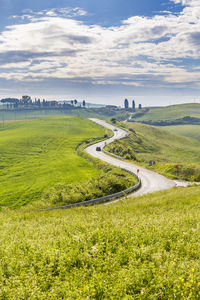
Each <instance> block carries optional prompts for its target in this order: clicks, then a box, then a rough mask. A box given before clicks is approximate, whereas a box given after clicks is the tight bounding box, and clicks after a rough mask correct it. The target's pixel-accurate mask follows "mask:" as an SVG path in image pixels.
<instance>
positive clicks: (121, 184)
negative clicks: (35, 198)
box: [43, 166, 136, 207]
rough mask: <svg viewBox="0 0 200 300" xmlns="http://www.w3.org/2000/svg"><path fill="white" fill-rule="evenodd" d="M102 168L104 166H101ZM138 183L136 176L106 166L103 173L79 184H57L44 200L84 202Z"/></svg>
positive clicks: (50, 204)
mask: <svg viewBox="0 0 200 300" xmlns="http://www.w3.org/2000/svg"><path fill="white" fill-rule="evenodd" d="M101 169H102V168H101ZM135 184H136V178H135V177H134V176H133V175H130V174H129V173H127V172H125V171H120V170H118V169H117V168H111V167H109V166H104V168H103V170H102V171H101V174H100V175H99V176H98V177H96V178H92V179H90V180H87V181H83V182H82V183H79V184H70V185H56V186H54V187H53V188H51V189H50V190H48V191H46V193H45V194H44V196H43V201H44V204H45V207H46V205H47V204H48V206H50V207H51V206H52V205H53V206H55V205H56V206H58V205H59V206H60V205H67V204H72V203H77V202H83V201H88V200H92V199H95V198H99V197H102V196H106V195H111V194H114V193H117V192H120V191H123V190H125V189H127V188H129V187H131V186H134V185H135Z"/></svg>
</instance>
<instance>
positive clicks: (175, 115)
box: [133, 103, 200, 123]
mask: <svg viewBox="0 0 200 300" xmlns="http://www.w3.org/2000/svg"><path fill="white" fill-rule="evenodd" d="M186 116H190V117H193V118H200V104H197V103H187V104H179V105H171V106H167V107H150V108H148V109H145V108H144V109H143V110H137V111H136V113H135V114H133V120H134V121H136V122H141V121H145V122H152V123H153V122H159V121H175V120H177V119H182V118H184V117H186Z"/></svg>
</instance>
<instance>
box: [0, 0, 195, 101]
mask: <svg viewBox="0 0 200 300" xmlns="http://www.w3.org/2000/svg"><path fill="white" fill-rule="evenodd" d="M24 94H28V95H30V96H32V98H36V97H39V98H45V99H48V100H54V99H55V100H60V99H75V98H76V99H78V100H79V99H80V100H81V99H85V100H86V101H89V102H93V103H104V104H116V105H122V103H123V100H124V98H128V99H129V100H132V99H135V101H136V103H142V104H143V105H144V106H151V105H169V104H175V103H183V102H200V0H151V1H150V0H140V1H138V0H137V1H136V0H101V1H97V0H43V1H41V0H34V1H33V0H26V1H25V0H0V97H1V98H3V97H8V96H11V97H21V96H22V95H24Z"/></svg>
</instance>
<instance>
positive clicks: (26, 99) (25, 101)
mask: <svg viewBox="0 0 200 300" xmlns="http://www.w3.org/2000/svg"><path fill="white" fill-rule="evenodd" d="M21 102H22V104H32V100H31V97H30V96H28V95H25V96H22V100H21Z"/></svg>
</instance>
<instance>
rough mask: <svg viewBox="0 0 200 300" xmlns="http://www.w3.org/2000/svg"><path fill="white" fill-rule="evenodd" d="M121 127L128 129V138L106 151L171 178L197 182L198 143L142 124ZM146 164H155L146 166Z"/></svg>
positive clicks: (198, 167)
mask: <svg viewBox="0 0 200 300" xmlns="http://www.w3.org/2000/svg"><path fill="white" fill-rule="evenodd" d="M121 125H122V126H125V127H126V128H128V129H129V132H130V136H129V137H128V138H126V139H123V140H120V141H115V142H114V143H112V144H110V145H108V146H107V147H106V150H108V151H110V152H112V153H114V154H117V155H119V156H122V157H125V158H126V159H129V161H133V162H135V163H137V164H140V165H142V166H145V167H146V168H150V169H151V170H154V171H157V172H159V173H161V174H163V175H165V176H167V177H169V178H172V179H184V180H189V181H200V152H199V149H200V141H197V140H195V139H193V138H188V137H184V136H181V135H178V134H175V133H171V132H168V131H166V130H164V129H162V128H158V127H153V126H149V125H145V124H140V123H128V124H125V123H121ZM164 128H165V127H164ZM149 161H155V162H156V163H155V165H153V166H149ZM177 165H178V166H179V169H178V170H177V169H176V166H177Z"/></svg>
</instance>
